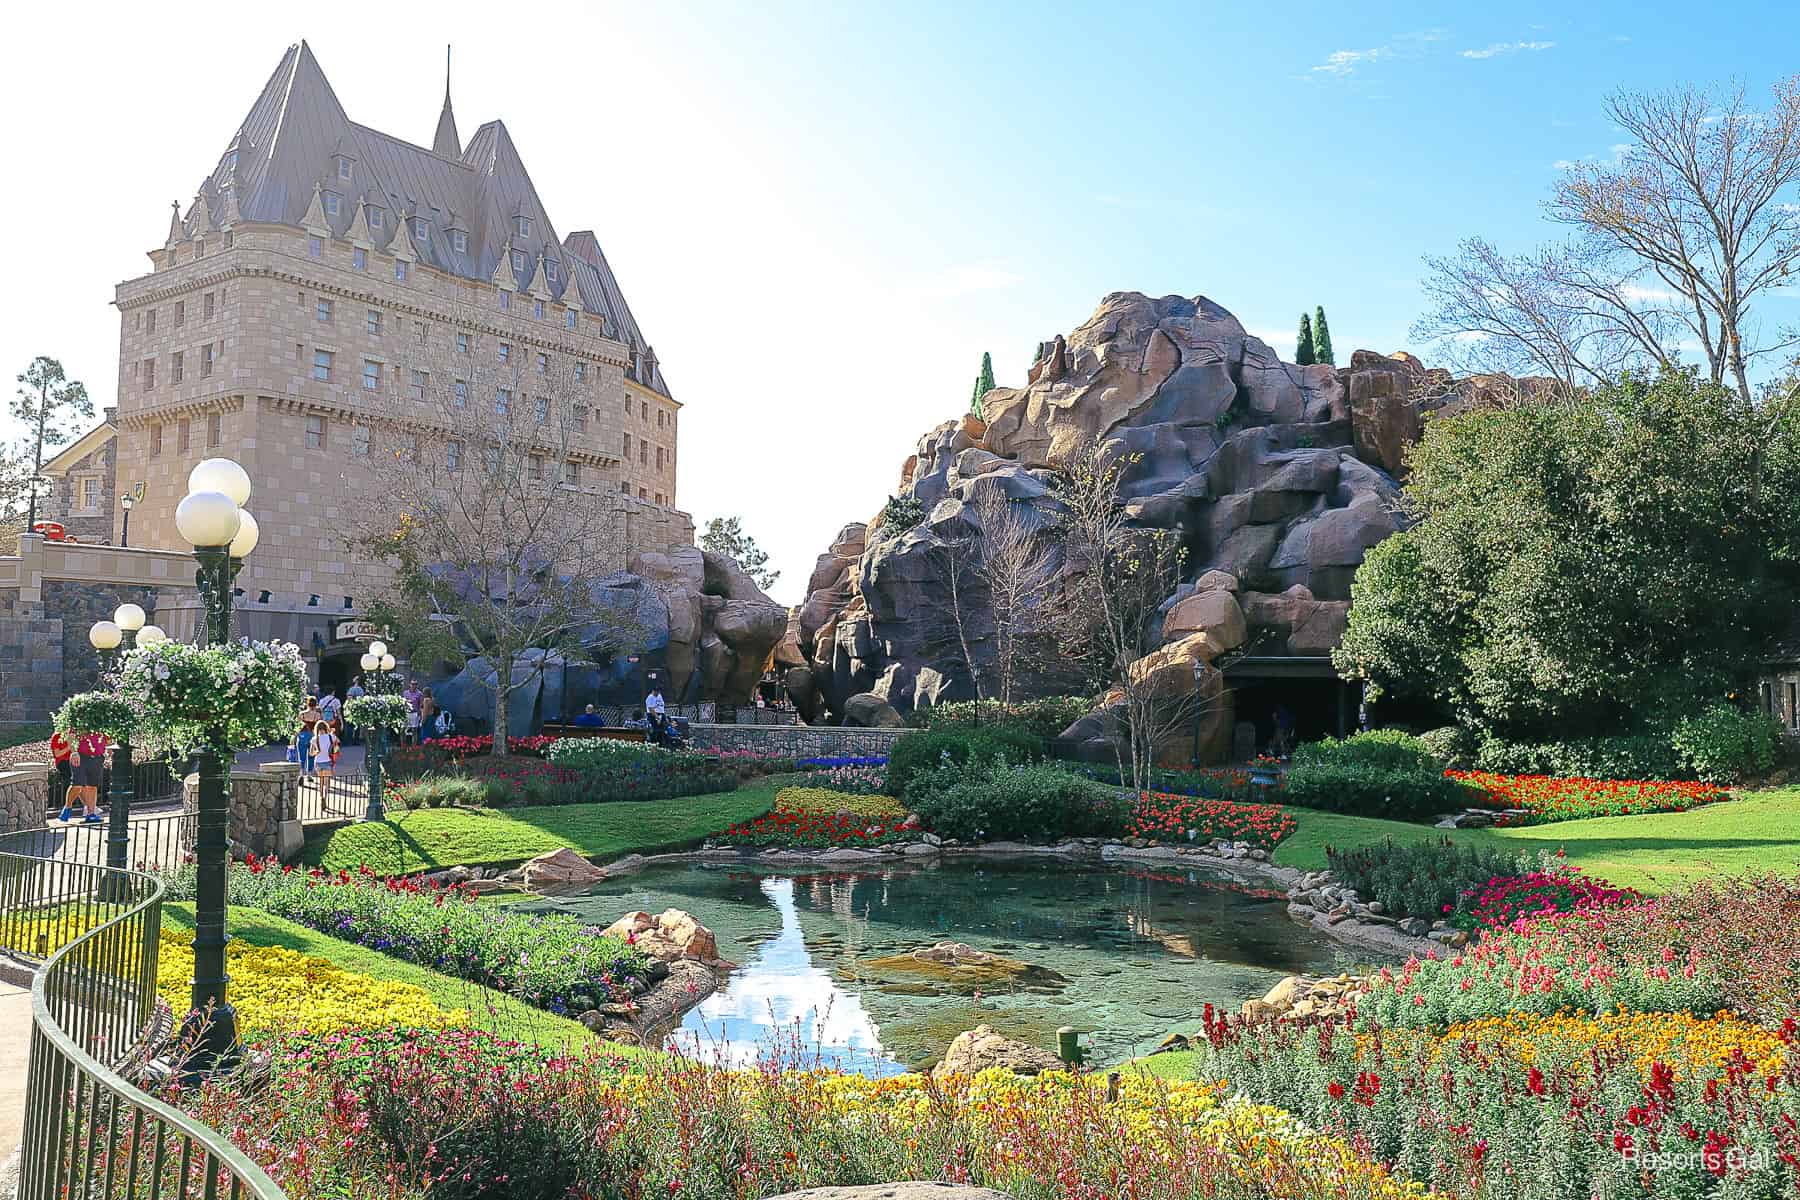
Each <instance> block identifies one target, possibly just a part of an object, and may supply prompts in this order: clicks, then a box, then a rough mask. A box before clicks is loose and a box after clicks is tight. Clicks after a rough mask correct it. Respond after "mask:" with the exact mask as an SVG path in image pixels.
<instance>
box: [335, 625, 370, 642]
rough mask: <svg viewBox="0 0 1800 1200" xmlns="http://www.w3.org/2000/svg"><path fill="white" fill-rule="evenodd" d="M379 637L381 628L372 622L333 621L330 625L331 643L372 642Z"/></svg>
mask: <svg viewBox="0 0 1800 1200" xmlns="http://www.w3.org/2000/svg"><path fill="white" fill-rule="evenodd" d="M381 636H383V635H382V632H381V626H379V625H377V624H375V622H373V621H333V622H332V624H331V637H332V640H333V641H339V642H372V641H375V640H376V639H377V638H379V637H381Z"/></svg>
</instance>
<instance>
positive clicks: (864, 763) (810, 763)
mask: <svg viewBox="0 0 1800 1200" xmlns="http://www.w3.org/2000/svg"><path fill="white" fill-rule="evenodd" d="M794 765H795V766H796V767H798V768H799V769H800V770H803V771H815V770H820V769H827V770H828V769H830V768H832V767H885V766H887V755H885V754H864V755H860V756H847V755H842V754H840V755H836V756H833V757H829V758H802V759H796V760H795V762H794Z"/></svg>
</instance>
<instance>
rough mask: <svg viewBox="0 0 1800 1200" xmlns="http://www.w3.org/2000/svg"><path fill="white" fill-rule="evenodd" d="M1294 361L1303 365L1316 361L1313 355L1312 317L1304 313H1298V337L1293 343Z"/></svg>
mask: <svg viewBox="0 0 1800 1200" xmlns="http://www.w3.org/2000/svg"><path fill="white" fill-rule="evenodd" d="M1294 361H1295V362H1297V363H1299V364H1300V365H1301V366H1303V367H1305V366H1310V365H1311V364H1313V363H1314V362H1317V361H1318V360H1317V359H1316V358H1314V357H1313V331H1312V318H1311V317H1309V316H1307V315H1306V314H1305V313H1301V314H1300V338H1299V340H1298V341H1296V342H1295V343H1294Z"/></svg>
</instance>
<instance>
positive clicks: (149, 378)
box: [140, 358, 156, 391]
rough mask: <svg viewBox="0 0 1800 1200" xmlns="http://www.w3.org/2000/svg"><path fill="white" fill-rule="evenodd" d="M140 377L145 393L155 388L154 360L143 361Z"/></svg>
mask: <svg viewBox="0 0 1800 1200" xmlns="http://www.w3.org/2000/svg"><path fill="white" fill-rule="evenodd" d="M140 375H141V377H142V379H143V381H144V390H145V391H149V390H150V389H151V388H153V387H155V386H156V360H155V359H154V358H146V359H145V360H144V369H143V371H142V372H140Z"/></svg>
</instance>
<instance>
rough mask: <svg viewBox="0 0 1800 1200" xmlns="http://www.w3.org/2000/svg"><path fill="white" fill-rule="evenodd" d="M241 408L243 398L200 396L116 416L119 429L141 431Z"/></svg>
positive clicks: (224, 395)
mask: <svg viewBox="0 0 1800 1200" xmlns="http://www.w3.org/2000/svg"><path fill="white" fill-rule="evenodd" d="M243 407H244V398H243V397H242V396H241V395H229V394H221V395H216V396H200V397H195V398H193V399H188V400H173V401H170V402H169V403H167V404H157V405H153V406H151V407H149V408H134V409H132V410H131V411H130V412H122V413H120V414H119V416H118V425H119V428H121V429H143V428H146V427H147V426H150V425H161V424H165V423H167V422H168V421H169V420H170V419H171V418H174V419H180V418H181V417H193V416H211V415H212V414H213V413H228V412H237V411H238V410H239V409H241V408H243Z"/></svg>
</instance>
